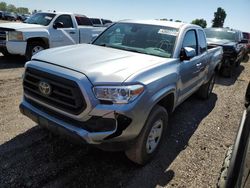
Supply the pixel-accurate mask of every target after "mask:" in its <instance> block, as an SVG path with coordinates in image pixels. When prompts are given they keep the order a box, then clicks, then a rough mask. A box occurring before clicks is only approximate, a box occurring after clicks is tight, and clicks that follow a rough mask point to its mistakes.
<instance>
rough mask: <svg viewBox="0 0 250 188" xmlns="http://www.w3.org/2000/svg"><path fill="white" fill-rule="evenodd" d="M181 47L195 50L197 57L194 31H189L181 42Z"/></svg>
mask: <svg viewBox="0 0 250 188" xmlns="http://www.w3.org/2000/svg"><path fill="white" fill-rule="evenodd" d="M182 47H183V48H184V47H191V48H193V49H195V52H196V55H198V45H197V35H196V32H195V30H189V31H188V32H187V33H186V35H185V37H184V40H183V44H182Z"/></svg>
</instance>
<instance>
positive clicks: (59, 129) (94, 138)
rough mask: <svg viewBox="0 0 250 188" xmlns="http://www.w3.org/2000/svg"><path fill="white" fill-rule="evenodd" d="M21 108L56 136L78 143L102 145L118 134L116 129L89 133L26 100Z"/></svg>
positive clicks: (22, 111) (26, 114) (23, 112)
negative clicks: (71, 139)
mask: <svg viewBox="0 0 250 188" xmlns="http://www.w3.org/2000/svg"><path fill="white" fill-rule="evenodd" d="M19 108H20V111H21V113H22V114H24V115H25V116H27V117H29V118H30V119H32V120H33V121H35V122H36V123H37V124H39V125H41V126H43V127H45V128H47V129H49V130H50V131H52V132H54V133H55V134H61V135H64V136H69V137H70V138H73V139H75V140H77V141H81V142H86V143H89V144H100V143H102V142H103V140H105V138H107V137H108V136H110V135H112V134H114V133H115V132H116V128H115V129H114V130H111V131H103V132H93V131H92V132H89V131H87V130H85V129H83V128H80V127H76V126H74V125H72V124H70V123H68V122H65V121H62V120H60V119H58V118H55V117H53V116H51V115H49V114H48V113H45V112H43V111H41V110H39V109H37V108H36V107H34V106H32V105H31V104H29V103H28V102H26V101H25V100H24V101H23V102H22V103H21V104H20V106H19Z"/></svg>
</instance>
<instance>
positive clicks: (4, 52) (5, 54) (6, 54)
mask: <svg viewBox="0 0 250 188" xmlns="http://www.w3.org/2000/svg"><path fill="white" fill-rule="evenodd" d="M2 54H3V55H4V57H6V58H8V57H10V56H11V54H10V53H9V52H7V51H3V52H2Z"/></svg>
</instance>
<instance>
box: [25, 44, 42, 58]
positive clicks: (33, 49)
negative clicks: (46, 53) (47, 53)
mask: <svg viewBox="0 0 250 188" xmlns="http://www.w3.org/2000/svg"><path fill="white" fill-rule="evenodd" d="M45 49H46V46H45V44H44V43H43V42H40V41H31V42H29V43H28V46H27V50H26V54H25V57H26V59H27V60H30V59H31V57H32V56H33V55H35V54H37V53H38V52H40V51H42V50H45Z"/></svg>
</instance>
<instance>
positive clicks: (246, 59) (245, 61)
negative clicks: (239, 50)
mask: <svg viewBox="0 0 250 188" xmlns="http://www.w3.org/2000/svg"><path fill="white" fill-rule="evenodd" d="M249 56H250V54H249V53H248V54H246V55H245V56H244V58H243V61H242V62H243V63H247V62H248V61H249Z"/></svg>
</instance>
